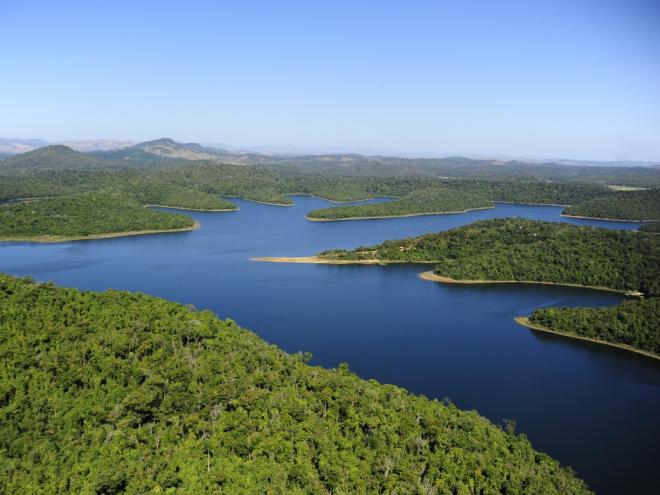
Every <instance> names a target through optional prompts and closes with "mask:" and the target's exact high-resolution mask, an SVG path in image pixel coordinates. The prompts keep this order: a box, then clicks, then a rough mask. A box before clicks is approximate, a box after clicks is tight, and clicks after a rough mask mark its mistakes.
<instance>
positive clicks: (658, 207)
mask: <svg viewBox="0 0 660 495" xmlns="http://www.w3.org/2000/svg"><path fill="white" fill-rule="evenodd" d="M564 214H566V215H575V216H582V217H596V218H616V219H620V220H660V188H657V189H648V190H641V191H624V192H618V193H617V194H615V195H613V196H610V197H606V198H596V199H592V200H589V201H585V202H582V203H578V204H576V205H574V206H570V207H568V208H566V209H565V210H564Z"/></svg>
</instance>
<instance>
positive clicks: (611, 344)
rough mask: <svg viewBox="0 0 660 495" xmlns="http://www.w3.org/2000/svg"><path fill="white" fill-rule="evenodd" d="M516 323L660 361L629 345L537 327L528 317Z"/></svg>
mask: <svg viewBox="0 0 660 495" xmlns="http://www.w3.org/2000/svg"><path fill="white" fill-rule="evenodd" d="M514 320H515V322H516V323H518V324H519V325H522V326H524V327H527V328H529V329H531V330H534V331H537V332H546V333H551V334H553V335H560V336H562V337H567V338H569V339H576V340H584V341H587V342H593V343H595V344H601V345H606V346H609V347H616V348H617V349H623V350H625V351H629V352H634V353H636V354H641V355H643V356H646V357H650V358H653V359H660V356H658V355H657V354H654V353H653V352H649V351H642V350H641V349H635V348H634V347H631V346H629V345H625V344H616V343H614V342H607V341H605V340H599V339H592V338H590V337H582V336H581V335H576V334H574V333H568V332H560V331H557V330H551V329H549V328H547V327H544V326H541V325H535V324H533V323H530V321H529V318H527V317H526V316H517V317H515V318H514Z"/></svg>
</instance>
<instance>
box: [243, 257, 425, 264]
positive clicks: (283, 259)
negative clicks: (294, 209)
mask: <svg viewBox="0 0 660 495" xmlns="http://www.w3.org/2000/svg"><path fill="white" fill-rule="evenodd" d="M250 261H262V262H267V263H307V264H313V265H396V264H402V263H409V264H412V263H437V261H416V262H410V261H404V260H377V259H369V260H331V259H325V258H319V257H318V256H297V257H296V256H293V257H288V256H262V257H256V258H250Z"/></svg>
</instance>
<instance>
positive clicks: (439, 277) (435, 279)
mask: <svg viewBox="0 0 660 495" xmlns="http://www.w3.org/2000/svg"><path fill="white" fill-rule="evenodd" d="M419 278H422V279H424V280H430V281H432V282H442V283H443V284H464V285H483V284H534V285H559V286H563V287H579V288H581V289H593V290H604V291H607V292H617V293H619V294H625V295H627V296H642V295H643V294H642V293H640V292H630V291H625V290H618V289H612V288H610V287H600V286H597V285H580V284H569V283H559V282H537V281H535V280H457V279H455V278H450V277H443V276H442V275H436V274H435V273H433V272H422V273H420V274H419Z"/></svg>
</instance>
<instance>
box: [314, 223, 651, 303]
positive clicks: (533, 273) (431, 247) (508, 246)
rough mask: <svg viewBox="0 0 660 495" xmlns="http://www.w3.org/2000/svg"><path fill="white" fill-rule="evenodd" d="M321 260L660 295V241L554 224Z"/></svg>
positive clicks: (481, 229) (500, 226) (411, 242)
mask: <svg viewBox="0 0 660 495" xmlns="http://www.w3.org/2000/svg"><path fill="white" fill-rule="evenodd" d="M319 256H320V257H321V258H326V259H337V260H361V259H377V260H384V261H408V262H435V263H436V266H435V270H434V271H435V273H436V274H438V275H442V276H445V277H451V278H454V279H457V280H527V281H539V282H555V283H568V284H579V285H589V286H598V287H607V288H611V289H616V290H622V291H639V292H642V293H644V294H646V295H659V294H660V238H658V237H657V236H655V235H651V234H643V233H639V232H628V231H617V230H608V229H601V228H594V227H577V226H574V225H570V224H566V223H558V222H541V221H536V220H525V219H521V218H507V219H494V220H483V221H479V222H475V223H472V224H470V225H466V226H463V227H458V228H456V229H452V230H449V231H445V232H440V233H437V234H426V235H423V236H419V237H413V238H408V239H401V240H394V241H386V242H384V243H382V244H380V245H378V246H370V247H360V248H357V249H355V250H351V251H346V250H331V251H325V252H322V253H320V254H319Z"/></svg>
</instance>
